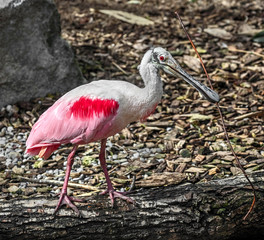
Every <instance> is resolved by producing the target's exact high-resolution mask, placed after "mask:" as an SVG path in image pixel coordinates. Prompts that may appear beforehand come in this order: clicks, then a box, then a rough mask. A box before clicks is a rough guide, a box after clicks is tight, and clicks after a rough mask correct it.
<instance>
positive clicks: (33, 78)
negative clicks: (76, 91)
mask: <svg viewBox="0 0 264 240" xmlns="http://www.w3.org/2000/svg"><path fill="white" fill-rule="evenodd" d="M60 33H61V29H60V17H59V14H58V12H57V9H56V6H55V4H54V2H53V1H52V0H0V107H3V106H5V105H7V104H12V103H15V102H17V101H27V100H29V99H30V98H34V97H42V96H45V95H46V94H47V93H58V92H59V93H64V92H66V91H68V90H70V89H72V88H74V87H76V86H77V85H80V84H83V83H84V82H85V80H84V78H83V76H82V74H81V72H80V70H79V68H78V66H77V64H76V62H75V60H74V55H73V52H72V50H71V48H70V46H69V45H68V44H67V42H66V41H65V40H63V39H62V38H61V37H60Z"/></svg>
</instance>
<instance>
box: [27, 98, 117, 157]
mask: <svg viewBox="0 0 264 240" xmlns="http://www.w3.org/2000/svg"><path fill="white" fill-rule="evenodd" d="M118 108H119V104H118V102H117V101H115V100H113V99H99V98H97V99H92V98H89V97H83V96H82V97H80V98H79V99H77V100H75V101H70V102H67V101H64V99H60V100H58V101H57V102H56V103H54V104H53V105H52V106H51V107H50V108H49V109H48V110H47V111H46V112H45V113H43V114H42V115H41V117H40V118H39V120H38V121H37V122H36V123H35V125H34V126H33V128H32V130H31V133H30V135H29V137H28V139H27V143H26V145H27V153H29V154H31V155H37V154H40V155H41V156H43V157H44V158H48V157H49V155H50V154H52V152H53V151H55V150H56V149H57V148H58V147H59V146H60V145H61V144H63V143H69V142H71V143H74V144H83V143H87V142H90V141H92V140H94V139H97V138H98V137H99V136H101V135H100V134H104V130H105V128H106V127H107V126H108V125H109V124H110V125H111V121H112V119H113V118H114V117H115V116H116V114H117V111H118ZM110 125H109V126H110Z"/></svg>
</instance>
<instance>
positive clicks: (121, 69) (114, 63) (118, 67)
mask: <svg viewBox="0 0 264 240" xmlns="http://www.w3.org/2000/svg"><path fill="white" fill-rule="evenodd" d="M112 64H113V65H114V66H115V67H116V68H117V69H118V70H120V71H121V72H122V73H124V74H125V75H129V73H128V72H126V71H125V70H124V69H123V68H121V67H120V66H119V65H118V64H117V63H116V62H114V61H112Z"/></svg>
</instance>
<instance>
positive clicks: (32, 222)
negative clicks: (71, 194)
mask: <svg viewBox="0 0 264 240" xmlns="http://www.w3.org/2000/svg"><path fill="white" fill-rule="evenodd" d="M249 177H250V180H251V181H252V182H253V184H254V185H255V187H256V190H257V197H258V199H257V203H256V206H255V208H254V210H253V212H252V213H251V214H250V215H249V217H248V219H247V220H246V221H243V220H242V218H243V217H244V215H245V214H246V212H247V211H248V208H249V207H250V204H251V201H252V191H251V189H250V188H249V186H248V182H247V181H246V180H245V178H244V176H243V175H238V176H235V177H230V178H225V179H219V180H211V181H209V182H204V183H196V184H192V183H185V184H181V185H178V186H176V185H174V186H167V187H159V188H149V189H139V190H137V191H135V192H134V193H132V194H131V197H132V198H134V199H135V200H136V202H137V203H136V205H135V206H133V207H132V209H131V206H129V205H127V204H126V203H124V202H122V201H117V204H116V205H117V206H116V207H115V208H111V207H110V203H109V199H108V198H107V197H105V196H101V195H98V196H93V197H91V198H89V199H87V201H86V202H85V203H80V204H78V208H79V210H80V211H81V213H82V217H77V216H76V214H75V213H74V212H73V211H72V210H71V209H68V208H65V207H63V208H62V209H60V211H59V213H58V214H57V215H56V216H54V215H53V211H54V208H55V206H56V203H57V200H58V199H57V198H56V199H54V198H52V199H50V198H49V199H44V198H34V199H19V200H10V201H7V200H1V201H0V204H1V205H0V239H16V240H20V239H34V240H35V239H166V240H168V239H180V240H189V239H198V238H199V239H206V240H210V239H214V240H217V239H221V240H224V239H252V238H253V237H255V239H263V236H264V171H259V172H254V173H252V174H251V175H249Z"/></svg>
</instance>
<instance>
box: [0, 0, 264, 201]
mask: <svg viewBox="0 0 264 240" xmlns="http://www.w3.org/2000/svg"><path fill="white" fill-rule="evenodd" d="M55 2H56V5H57V7H58V11H59V13H60V15H61V24H62V37H63V38H64V39H66V40H67V41H68V42H69V43H70V44H71V45H72V48H73V50H74V52H75V54H76V60H77V62H78V64H79V66H80V68H81V70H82V72H83V75H84V77H85V78H86V79H88V80H90V81H91V80H97V79H119V80H126V81H130V82H132V83H134V84H137V85H139V86H142V81H141V78H140V76H139V74H138V70H137V66H138V64H139V63H140V60H141V58H142V56H143V54H144V52H145V51H146V50H147V49H149V48H150V47H152V46H161V47H163V48H166V49H167V50H169V51H170V52H171V53H172V55H173V56H174V57H175V58H176V59H177V60H178V61H179V63H180V64H181V66H182V67H183V68H184V69H185V70H186V71H188V72H189V73H190V74H191V75H193V76H194V77H195V78H197V79H199V80H201V81H202V82H204V83H205V84H206V85H208V82H207V80H206V76H205V74H204V72H203V71H202V68H201V66H200V64H199V62H198V61H197V58H196V55H195V52H194V50H193V49H192V47H191V45H190V43H189V41H188V40H187V38H186V36H185V34H184V32H183V30H182V28H181V26H180V24H179V21H178V20H177V18H176V16H175V14H174V11H178V13H179V14H180V15H181V17H182V19H183V22H184V24H185V26H186V28H187V30H188V31H189V33H190V35H191V36H192V39H193V41H194V43H195V45H196V48H197V50H198V51H199V53H200V54H201V57H202V59H203V61H204V64H205V66H206V69H207V71H208V73H209V75H210V77H211V79H212V83H213V87H214V89H215V91H217V92H218V93H219V95H220V97H221V101H220V107H221V109H222V111H223V114H224V117H225V122H226V126H227V130H228V133H229V136H230V138H231V142H232V145H233V147H234V149H235V151H236V153H237V155H238V157H239V159H240V161H241V163H242V165H243V166H244V168H245V169H246V171H247V172H248V173H250V172H252V171H256V170H260V169H263V168H264V125H263V122H264V105H263V102H264V52H263V44H264V39H263V37H262V38H261V37H257V36H256V34H257V33H259V32H261V31H263V29H264V2H263V1H262V0H255V1H245V0H242V1H233V0H228V1H227V0H214V1H206V0H205V1H199V0H197V1H195V0H193V1H187V0H181V1H178V0H161V1H156V0H145V1H144V0H142V1H136V0H135V1H125V0H115V1H112V0H111V1H110V0H107V1H100V0H97V1H96V0H94V1H92V0H91V1H85V0H76V1H66V0H56V1H55ZM105 9H108V10H120V11H122V12H129V13H133V14H135V15H138V16H141V17H144V18H146V19H148V20H150V21H152V24H150V25H138V24H134V23H132V22H129V21H130V20H129V19H128V20H127V21H122V20H120V19H117V18H116V17H114V16H109V15H107V14H105V13H102V12H100V10H105ZM263 35H264V34H263ZM263 35H262V36H263ZM162 78H163V81H164V96H163V99H162V102H161V103H160V104H159V106H158V107H157V109H156V111H155V113H154V114H153V115H152V116H150V117H149V118H148V120H147V121H146V122H144V123H132V124H131V125H130V126H129V127H128V128H127V129H125V130H123V131H122V132H121V133H120V134H119V135H116V136H114V137H113V138H112V139H111V144H112V145H111V146H109V148H108V155H109V156H110V157H109V159H108V163H109V170H110V172H111V177H112V179H113V182H114V183H115V186H116V187H117V188H124V189H126V188H128V187H129V186H130V184H131V179H132V178H133V177H134V178H135V180H136V182H135V187H154V186H164V185H168V184H175V183H179V182H183V181H192V182H197V181H210V180H211V179H217V178H223V177H228V176H232V175H236V174H239V173H241V170H240V169H239V168H238V167H237V163H236V162H235V159H234V156H233V155H232V153H231V152H230V149H229V147H228V144H227V142H226V140H225V137H224V134H223V128H222V126H221V121H220V117H219V114H218V112H217V109H216V107H215V105H214V104H211V103H209V102H207V101H206V100H204V99H202V98H201V96H200V95H199V94H198V92H197V91H195V90H194V89H193V88H192V87H190V86H189V85H187V84H186V83H185V82H183V81H182V80H180V79H175V78H173V77H169V76H167V75H165V74H162ZM57 98H58V96H48V97H47V98H45V99H41V104H40V103H39V100H40V99H35V100H32V102H30V103H27V104H25V103H24V104H22V105H21V104H20V105H19V104H18V105H17V106H16V107H17V109H18V110H17V114H18V115H19V116H18V119H19V122H18V121H17V118H16V119H14V118H12V116H8V115H7V114H4V113H2V115H1V119H0V120H1V126H2V127H8V126H13V127H14V129H15V130H14V131H17V132H19V131H24V132H26V133H29V131H30V128H31V126H32V124H33V123H34V122H35V121H36V120H37V118H38V116H39V115H40V114H41V113H42V112H43V111H44V110H45V109H47V108H48V106H50V105H51V104H52V103H53V102H54V101H55V100H56V99H57ZM30 113H31V115H30ZM27 115H28V117H27ZM98 147H99V146H98V144H97V143H95V144H90V145H89V146H85V147H81V148H80V151H79V152H78V157H77V160H76V161H77V162H78V164H79V165H78V164H77V167H79V168H81V170H80V171H77V172H73V175H72V179H73V180H74V178H75V179H77V182H79V183H80V184H90V185H92V186H95V187H98V188H99V189H104V187H105V183H104V179H102V177H103V174H102V171H101V170H100V167H99V165H98V164H93V163H94V162H96V160H95V159H97V157H98ZM22 148H23V150H24V148H25V146H23V147H22ZM68 149H69V148H68V146H65V147H63V148H61V149H60V150H59V151H58V152H57V153H56V154H57V155H56V157H55V158H53V159H52V160H48V161H47V162H45V163H44V162H43V161H42V160H41V159H37V158H35V159H32V160H31V161H28V162H27V163H25V164H27V166H26V168H25V169H26V170H25V171H22V172H23V176H24V177H27V178H32V177H34V176H38V175H40V174H46V175H47V176H50V177H53V176H54V175H53V174H57V175H58V174H59V175H60V174H61V175H63V172H59V173H55V172H54V171H55V170H56V169H61V170H63V161H65V159H66V157H67V153H68V152H69V150H68ZM21 158H23V156H22V155H21ZM21 161H22V159H21ZM22 162H23V161H22ZM36 162H37V164H36ZM127 163H128V164H127ZM23 164H24V163H23ZM38 164H39V165H38ZM1 168H2V173H1V174H2V175H1V176H0V177H1V181H0V182H1V185H0V186H1V188H2V192H3V194H2V196H1V198H10V197H21V196H24V197H25V196H27V197H30V196H34V195H42V194H47V192H48V193H58V191H57V192H56V189H55V190H54V189H53V185H52V187H48V188H45V189H44V187H43V185H42V184H37V183H34V184H33V183H31V184H29V185H30V186H31V188H32V189H31V190H32V191H29V190H27V191H24V190H21V191H15V192H14V191H13V190H12V189H10V187H12V186H17V187H18V188H20V186H21V180H18V178H17V175H20V174H21V171H20V172H19V171H18V170H17V168H18V169H19V168H20V167H19V166H18V167H16V169H15V170H13V168H11V169H10V171H11V172H13V173H14V175H12V177H7V176H6V171H5V170H6V169H5V166H2V167H1ZM49 170H53V172H50V174H51V175H48V174H47V172H48V171H49ZM80 175H82V176H83V175H84V178H85V177H86V176H88V177H87V181H83V179H81V180H80V179H79V180H80V181H79V180H78V178H79V177H80ZM62 179H63V178H62ZM62 179H60V178H58V180H62ZM24 181H26V180H24ZM53 190H54V192H52V191H53ZM57 190H58V189H57ZM82 191H83V190H81V188H74V189H72V192H73V194H74V195H80V194H81V192H82Z"/></svg>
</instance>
